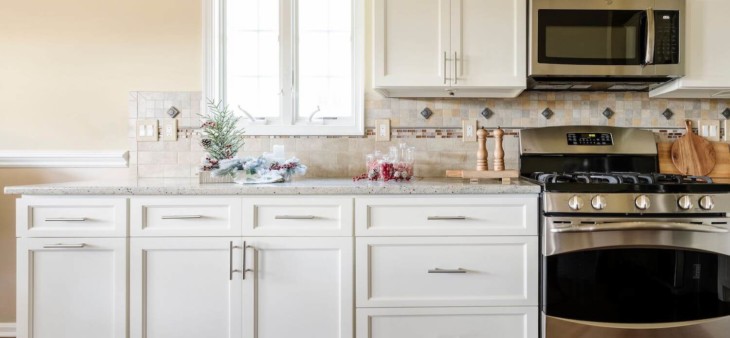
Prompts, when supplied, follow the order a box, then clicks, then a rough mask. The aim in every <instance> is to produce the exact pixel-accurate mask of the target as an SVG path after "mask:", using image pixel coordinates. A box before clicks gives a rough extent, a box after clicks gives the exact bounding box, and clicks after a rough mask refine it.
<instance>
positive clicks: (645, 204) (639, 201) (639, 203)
mask: <svg viewBox="0 0 730 338" xmlns="http://www.w3.org/2000/svg"><path fill="white" fill-rule="evenodd" d="M634 204H635V205H636V208H637V209H639V210H646V209H649V207H650V206H651V200H650V199H649V196H646V195H641V196H639V197H637V198H636V200H635V201H634Z"/></svg>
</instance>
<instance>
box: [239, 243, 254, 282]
mask: <svg viewBox="0 0 730 338" xmlns="http://www.w3.org/2000/svg"><path fill="white" fill-rule="evenodd" d="M248 249H251V250H253V251H254V253H256V248H254V247H253V246H250V245H246V242H245V241H244V242H243V273H241V274H242V275H243V280H246V272H253V270H252V269H248V268H246V251H247V250H248ZM253 259H254V266H256V265H255V263H256V256H255V255H254V257H253Z"/></svg>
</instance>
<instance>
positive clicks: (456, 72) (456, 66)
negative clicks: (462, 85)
mask: <svg viewBox="0 0 730 338" xmlns="http://www.w3.org/2000/svg"><path fill="white" fill-rule="evenodd" d="M458 60H459V58H458V56H457V54H456V52H454V84H458V83H459V62H458Z"/></svg>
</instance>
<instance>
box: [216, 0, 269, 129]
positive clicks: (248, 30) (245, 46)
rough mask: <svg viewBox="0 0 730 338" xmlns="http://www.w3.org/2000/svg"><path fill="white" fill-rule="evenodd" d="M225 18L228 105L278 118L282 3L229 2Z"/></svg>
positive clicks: (229, 0)
mask: <svg viewBox="0 0 730 338" xmlns="http://www.w3.org/2000/svg"><path fill="white" fill-rule="evenodd" d="M226 15H227V20H226V37H227V40H226V55H225V58H226V68H227V69H226V81H227V82H226V88H225V96H226V100H227V103H228V104H229V106H230V107H231V108H236V107H237V106H238V105H240V106H241V107H242V108H243V109H245V110H246V111H247V112H248V113H250V114H251V115H253V116H256V117H279V110H280V109H279V108H280V104H279V100H280V97H281V96H280V95H279V92H280V91H281V86H280V83H279V82H280V79H279V78H280V77H279V74H280V72H279V66H280V65H279V50H280V46H279V28H278V27H279V2H278V1H272V0H228V2H227V12H226Z"/></svg>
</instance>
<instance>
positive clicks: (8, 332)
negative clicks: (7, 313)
mask: <svg viewBox="0 0 730 338" xmlns="http://www.w3.org/2000/svg"><path fill="white" fill-rule="evenodd" d="M0 337H15V323H0Z"/></svg>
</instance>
